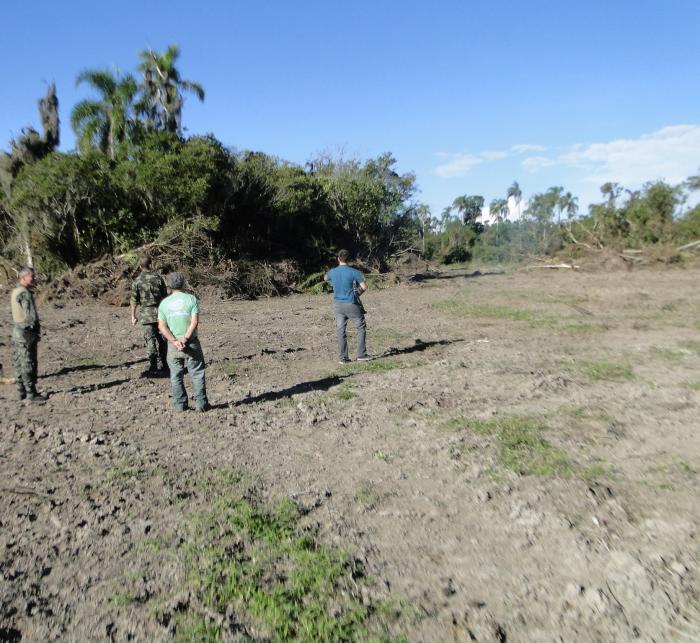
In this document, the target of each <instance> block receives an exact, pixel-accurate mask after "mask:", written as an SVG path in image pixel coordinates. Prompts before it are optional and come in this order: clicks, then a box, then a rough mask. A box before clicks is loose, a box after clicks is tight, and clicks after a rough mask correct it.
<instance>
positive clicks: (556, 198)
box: [546, 185, 564, 225]
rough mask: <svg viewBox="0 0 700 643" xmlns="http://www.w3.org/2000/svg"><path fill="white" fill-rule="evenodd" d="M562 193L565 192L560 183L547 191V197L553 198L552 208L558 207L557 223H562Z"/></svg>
mask: <svg viewBox="0 0 700 643" xmlns="http://www.w3.org/2000/svg"><path fill="white" fill-rule="evenodd" d="M562 194H564V188H563V187H561V186H558V185H557V186H554V187H551V188H549V190H547V193H546V197H547V198H549V199H550V200H551V203H552V206H553V207H552V209H554V208H556V210H557V225H559V224H561V211H562V209H563V208H562V202H561V197H562Z"/></svg>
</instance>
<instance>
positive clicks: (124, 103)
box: [71, 69, 137, 159]
mask: <svg viewBox="0 0 700 643" xmlns="http://www.w3.org/2000/svg"><path fill="white" fill-rule="evenodd" d="M75 82H76V85H79V84H80V83H87V84H88V85H90V86H91V87H92V88H93V89H96V90H97V91H98V92H99V93H100V98H99V100H89V99H86V100H83V101H80V102H79V103H78V104H77V105H76V106H75V107H74V108H73V111H72V112H71V125H72V127H73V131H74V132H75V135H76V136H77V138H78V148H79V149H81V150H82V151H86V150H88V149H90V148H91V147H97V148H98V149H100V150H101V151H102V152H104V153H105V154H107V155H108V156H109V158H112V159H113V158H114V155H115V152H116V147H117V144H118V143H121V142H123V141H124V140H125V139H126V137H127V134H128V128H129V122H130V119H131V110H132V103H133V100H134V96H135V95H136V90H137V86H136V81H135V80H134V77H133V76H131V74H127V75H126V76H124V77H123V78H120V77H119V74H118V73H117V74H113V73H112V72H111V71H109V70H102V69H97V70H90V69H87V70H85V71H83V72H81V73H80V74H78V77H77V79H76V81H75Z"/></svg>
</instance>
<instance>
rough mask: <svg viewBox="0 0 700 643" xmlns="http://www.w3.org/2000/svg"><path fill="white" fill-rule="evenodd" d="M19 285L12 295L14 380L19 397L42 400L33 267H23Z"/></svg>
mask: <svg viewBox="0 0 700 643" xmlns="http://www.w3.org/2000/svg"><path fill="white" fill-rule="evenodd" d="M17 278H18V282H19V285H18V286H17V288H15V289H14V290H13V291H12V293H11V294H10V308H11V309H12V321H13V322H14V327H13V329H12V348H13V353H14V362H15V379H16V382H17V394H18V396H19V399H20V400H24V399H28V400H30V401H32V402H43V401H45V400H46V398H45V397H44V396H43V395H40V394H39V393H37V390H36V379H37V343H38V342H39V338H40V335H41V325H40V324H39V314H38V313H37V310H36V304H35V303H34V294H33V290H34V286H35V285H36V273H35V272H34V269H33V268H22V270H20V271H19V274H18V275H17Z"/></svg>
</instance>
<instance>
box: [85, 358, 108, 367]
mask: <svg viewBox="0 0 700 643" xmlns="http://www.w3.org/2000/svg"><path fill="white" fill-rule="evenodd" d="M78 366H81V367H83V368H88V367H92V368H105V367H106V366H107V363H106V362H105V361H104V360H102V359H99V358H98V357H84V358H83V359H81V360H79V361H78Z"/></svg>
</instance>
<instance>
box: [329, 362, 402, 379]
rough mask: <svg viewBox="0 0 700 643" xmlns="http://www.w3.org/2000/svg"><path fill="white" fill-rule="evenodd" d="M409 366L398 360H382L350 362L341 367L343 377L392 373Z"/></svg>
mask: <svg viewBox="0 0 700 643" xmlns="http://www.w3.org/2000/svg"><path fill="white" fill-rule="evenodd" d="M407 366H409V364H407V363H406V362H401V361H399V360H397V359H389V358H380V359H375V360H372V361H371V362H350V363H349V364H343V365H342V366H340V369H339V370H340V374H341V375H345V376H348V375H354V374H355V373H383V372H385V371H391V370H393V369H395V368H406V367H407Z"/></svg>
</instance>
